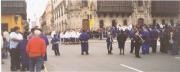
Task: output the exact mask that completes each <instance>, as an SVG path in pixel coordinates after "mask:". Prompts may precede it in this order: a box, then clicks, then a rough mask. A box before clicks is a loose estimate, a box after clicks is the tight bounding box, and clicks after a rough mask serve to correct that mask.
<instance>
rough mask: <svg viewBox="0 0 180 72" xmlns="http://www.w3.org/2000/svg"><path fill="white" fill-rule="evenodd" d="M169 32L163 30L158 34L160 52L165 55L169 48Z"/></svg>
mask: <svg viewBox="0 0 180 72" xmlns="http://www.w3.org/2000/svg"><path fill="white" fill-rule="evenodd" d="M169 40H170V32H169V31H168V30H167V29H163V30H162V32H161V33H160V51H161V52H162V53H167V51H168V48H169V45H170V43H169Z"/></svg>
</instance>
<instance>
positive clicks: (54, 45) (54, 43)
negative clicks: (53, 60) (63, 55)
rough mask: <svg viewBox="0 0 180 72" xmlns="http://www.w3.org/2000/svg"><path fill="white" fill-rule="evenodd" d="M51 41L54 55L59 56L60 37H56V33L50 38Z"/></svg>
mask: <svg viewBox="0 0 180 72" xmlns="http://www.w3.org/2000/svg"><path fill="white" fill-rule="evenodd" d="M51 43H52V50H53V51H54V53H55V55H56V56H60V52H59V43H60V38H59V37H58V34H55V35H54V37H53V38H52V40H51Z"/></svg>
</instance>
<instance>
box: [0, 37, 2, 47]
mask: <svg viewBox="0 0 180 72" xmlns="http://www.w3.org/2000/svg"><path fill="white" fill-rule="evenodd" d="M0 39H1V48H3V38H2V36H0Z"/></svg>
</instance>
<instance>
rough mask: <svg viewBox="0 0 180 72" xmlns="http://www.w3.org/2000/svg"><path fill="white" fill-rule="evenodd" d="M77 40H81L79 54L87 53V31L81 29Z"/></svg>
mask: <svg viewBox="0 0 180 72" xmlns="http://www.w3.org/2000/svg"><path fill="white" fill-rule="evenodd" d="M79 40H80V41H81V55H84V52H85V53H86V55H89V52H88V50H89V44H88V40H89V35H88V33H87V32H85V30H83V31H82V33H81V35H80V38H79Z"/></svg>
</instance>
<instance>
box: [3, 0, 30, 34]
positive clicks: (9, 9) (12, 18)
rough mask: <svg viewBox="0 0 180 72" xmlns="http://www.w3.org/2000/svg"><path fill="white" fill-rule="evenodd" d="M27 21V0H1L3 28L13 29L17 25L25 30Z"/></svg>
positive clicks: (21, 29)
mask: <svg viewBox="0 0 180 72" xmlns="http://www.w3.org/2000/svg"><path fill="white" fill-rule="evenodd" d="M26 21H27V14H26V1H25V0H2V1H1V30H2V31H4V30H8V31H9V32H10V31H11V29H12V28H14V27H15V26H17V27H19V28H20V31H21V32H23V31H24V28H25V23H26Z"/></svg>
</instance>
